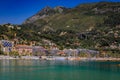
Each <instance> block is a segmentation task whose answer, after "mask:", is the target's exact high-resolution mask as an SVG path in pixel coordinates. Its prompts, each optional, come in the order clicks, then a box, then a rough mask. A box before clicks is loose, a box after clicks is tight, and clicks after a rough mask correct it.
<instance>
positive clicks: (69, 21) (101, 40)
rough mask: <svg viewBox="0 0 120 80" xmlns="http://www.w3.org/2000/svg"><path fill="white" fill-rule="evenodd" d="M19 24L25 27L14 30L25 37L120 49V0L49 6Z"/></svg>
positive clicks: (66, 45)
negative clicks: (69, 5)
mask: <svg viewBox="0 0 120 80" xmlns="http://www.w3.org/2000/svg"><path fill="white" fill-rule="evenodd" d="M19 26H20V27H21V30H20V31H14V32H16V33H17V37H19V38H20V39H22V40H27V41H37V42H40V41H41V39H47V40H50V41H52V42H54V43H56V44H57V45H58V46H59V48H60V49H63V48H89V49H98V50H103V49H105V50H112V51H113V52H116V51H117V52H119V53H120V51H119V49H120V2H99V3H89V4H81V5H78V6H76V7H74V8H65V7H60V6H58V7H55V8H51V7H46V8H44V9H42V10H41V11H39V12H38V13H36V14H35V15H33V16H32V17H30V18H28V19H27V20H26V21H25V22H24V23H23V24H22V25H19ZM0 35H1V34H0ZM6 36H8V35H6ZM8 38H11V37H10V36H8Z"/></svg>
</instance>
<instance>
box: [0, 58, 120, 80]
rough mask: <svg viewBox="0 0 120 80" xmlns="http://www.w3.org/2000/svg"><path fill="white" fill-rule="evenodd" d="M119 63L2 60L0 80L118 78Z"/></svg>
mask: <svg viewBox="0 0 120 80" xmlns="http://www.w3.org/2000/svg"><path fill="white" fill-rule="evenodd" d="M119 64H120V62H95V61H94V62H93V61H67V60H66V61H54V60H53V61H46V60H42V61H41V60H0V80H15V79H16V80H38V79H39V80H40V79H41V80H106V79H108V80H113V79H115V80H118V79H120V76H119V73H120V66H118V65H119ZM100 76H103V77H100ZM104 78H105V79H104Z"/></svg>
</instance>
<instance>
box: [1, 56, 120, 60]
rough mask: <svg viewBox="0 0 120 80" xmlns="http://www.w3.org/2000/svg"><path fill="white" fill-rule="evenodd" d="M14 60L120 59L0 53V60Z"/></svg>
mask: <svg viewBox="0 0 120 80" xmlns="http://www.w3.org/2000/svg"><path fill="white" fill-rule="evenodd" d="M12 59H13V60H14V59H21V60H22V59H24V60H29V59H31V60H69V61H120V58H112V57H110V58H101V57H98V58H95V57H92V58H87V57H61V56H56V57H55V56H53V57H48V56H41V58H40V57H39V56H21V57H13V56H4V55H0V60H12Z"/></svg>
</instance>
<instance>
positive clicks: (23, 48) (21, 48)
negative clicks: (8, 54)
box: [15, 45, 33, 55]
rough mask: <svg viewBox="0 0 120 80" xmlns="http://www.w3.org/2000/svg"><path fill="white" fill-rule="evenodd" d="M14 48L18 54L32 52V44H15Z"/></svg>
mask: <svg viewBox="0 0 120 80" xmlns="http://www.w3.org/2000/svg"><path fill="white" fill-rule="evenodd" d="M15 49H16V51H17V52H18V53H19V54H20V55H30V54H32V52H33V48H32V46H28V45H16V47H15Z"/></svg>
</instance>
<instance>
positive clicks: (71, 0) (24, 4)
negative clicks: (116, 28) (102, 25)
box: [0, 0, 120, 24]
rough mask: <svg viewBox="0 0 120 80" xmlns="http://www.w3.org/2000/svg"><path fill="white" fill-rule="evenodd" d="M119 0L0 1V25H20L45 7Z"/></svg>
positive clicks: (118, 0) (117, 0) (73, 5)
mask: <svg viewBox="0 0 120 80" xmlns="http://www.w3.org/2000/svg"><path fill="white" fill-rule="evenodd" d="M98 1H116V2H120V0H0V24H5V23H13V24H21V23H22V22H23V21H24V20H26V19H27V18H28V17H30V16H32V15H34V14H35V13H37V12H38V11H40V10H41V9H42V8H44V7H45V6H51V7H55V6H65V7H75V6H76V5H78V4H81V3H89V2H98Z"/></svg>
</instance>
